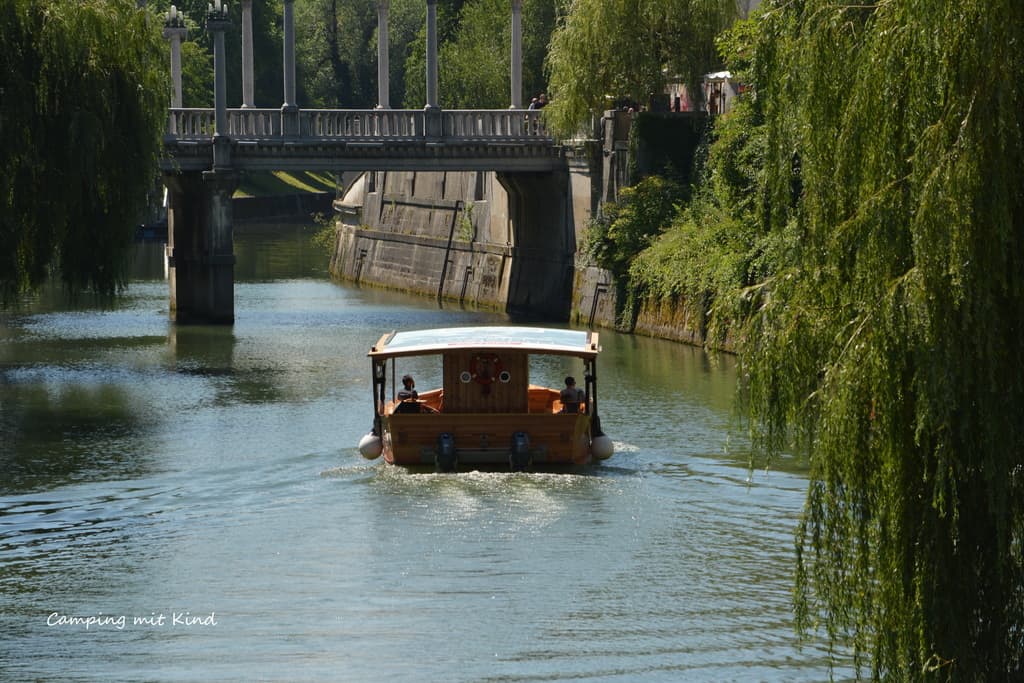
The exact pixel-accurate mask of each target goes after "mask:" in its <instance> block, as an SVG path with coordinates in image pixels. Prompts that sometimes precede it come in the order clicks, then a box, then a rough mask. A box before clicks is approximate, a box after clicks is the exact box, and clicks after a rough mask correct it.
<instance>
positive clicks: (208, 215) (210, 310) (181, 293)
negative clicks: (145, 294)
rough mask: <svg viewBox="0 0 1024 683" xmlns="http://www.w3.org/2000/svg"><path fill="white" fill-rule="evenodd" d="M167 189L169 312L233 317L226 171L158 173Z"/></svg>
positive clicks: (225, 320)
mask: <svg viewBox="0 0 1024 683" xmlns="http://www.w3.org/2000/svg"><path fill="white" fill-rule="evenodd" d="M164 185H165V186H166V187H167V191H168V208H167V239H168V244H167V261H168V280H169V282H170V317H171V320H173V321H174V322H177V323H183V324H190V323H206V324H219V325H230V324H232V323H234V321H235V254H234V237H233V232H232V218H233V216H232V204H231V196H232V194H233V193H234V191H235V188H237V187H238V174H237V173H235V172H232V171H186V172H178V173H173V172H166V173H164Z"/></svg>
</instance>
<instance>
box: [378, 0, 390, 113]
mask: <svg viewBox="0 0 1024 683" xmlns="http://www.w3.org/2000/svg"><path fill="white" fill-rule="evenodd" d="M388 69H389V65H388V0H377V108H378V109H390V108H391V105H390V95H389V93H388V91H389V89H390V85H391V83H390V80H391V77H390V72H389V70H388Z"/></svg>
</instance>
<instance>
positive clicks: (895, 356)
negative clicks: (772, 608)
mask: <svg viewBox="0 0 1024 683" xmlns="http://www.w3.org/2000/svg"><path fill="white" fill-rule="evenodd" d="M763 9H764V15H763V17H762V19H761V21H762V39H761V41H760V44H759V45H758V51H757V68H758V71H759V73H758V77H757V83H758V99H759V101H760V104H761V106H763V107H764V111H765V115H766V122H767V126H768V139H769V148H768V153H767V154H768V157H767V168H766V170H767V177H766V182H767V186H766V187H767V194H766V199H765V203H764V206H765V208H766V215H767V221H768V224H769V225H770V227H771V229H772V231H773V234H774V235H775V236H776V239H777V242H778V243H779V244H781V245H785V250H784V257H783V259H782V263H781V265H780V266H779V267H778V269H777V270H776V272H775V273H774V274H773V276H772V277H771V278H770V279H769V280H768V281H767V282H766V283H764V285H763V286H761V287H760V288H759V289H758V290H757V291H756V292H755V291H753V290H751V291H750V292H749V294H750V295H751V296H757V297H760V299H759V304H760V307H759V309H758V311H757V313H756V315H755V316H754V317H753V318H752V319H751V320H750V321H749V325H748V328H747V330H746V335H745V342H744V348H743V350H742V356H741V357H742V360H743V372H744V377H745V380H746V387H747V389H748V391H749V401H750V408H751V411H752V415H753V416H754V418H755V419H756V424H759V425H761V428H760V432H759V434H758V436H759V443H760V445H761V446H762V447H763V448H765V449H766V450H767V451H768V452H769V453H771V452H778V451H779V450H781V449H793V448H795V449H798V450H800V451H802V452H804V453H806V454H808V456H809V459H810V466H811V483H810V487H809V493H808V497H807V502H806V508H805V515H804V518H803V521H802V523H801V525H800V527H799V531H798V537H797V563H798V574H797V593H796V605H797V613H798V620H799V622H800V625H801V627H803V628H804V629H808V628H817V627H821V628H824V629H825V630H826V631H827V633H828V636H829V637H830V638H831V641H832V643H833V644H834V645H836V646H843V647H850V648H851V649H852V650H853V652H854V654H855V659H856V663H857V666H858V671H860V672H862V673H863V671H864V667H869V670H870V672H871V675H872V676H873V677H875V678H887V679H888V678H891V679H895V680H971V681H974V680H1020V679H1021V678H1022V676H1024V363H1022V362H1021V358H1022V355H1024V341H1022V340H1024V139H1022V129H1021V125H1022V123H1021V122H1022V118H1021V112H1024V97H1022V90H1021V87H1022V86H1021V77H1020V74H1021V73H1022V72H1024V3H1021V2H1020V0H883V1H881V2H877V3H865V2H862V1H861V0H785V1H782V0H776V1H775V2H770V3H766V6H765V7H763Z"/></svg>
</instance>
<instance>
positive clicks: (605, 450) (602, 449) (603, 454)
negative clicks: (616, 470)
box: [590, 434, 615, 460]
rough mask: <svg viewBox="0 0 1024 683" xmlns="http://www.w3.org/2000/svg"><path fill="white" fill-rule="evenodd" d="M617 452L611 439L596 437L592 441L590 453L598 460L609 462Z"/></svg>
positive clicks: (603, 436)
mask: <svg viewBox="0 0 1024 683" xmlns="http://www.w3.org/2000/svg"><path fill="white" fill-rule="evenodd" d="M614 452H615V445H614V444H613V443H612V440H611V437H609V436H605V435H604V434H602V435H600V436H595V437H594V438H593V439H592V440H591V441H590V453H591V455H593V456H594V457H595V458H597V459H598V460H607V459H608V458H610V457H612V453H614Z"/></svg>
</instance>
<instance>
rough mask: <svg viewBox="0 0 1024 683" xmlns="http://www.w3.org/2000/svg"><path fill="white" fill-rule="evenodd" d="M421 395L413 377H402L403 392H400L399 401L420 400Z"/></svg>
mask: <svg viewBox="0 0 1024 683" xmlns="http://www.w3.org/2000/svg"><path fill="white" fill-rule="evenodd" d="M419 396H420V395H419V393H417V392H416V381H415V380H414V379H413V378H412V375H403V376H402V390H401V391H399V392H398V400H399V401H409V400H414V399H417V398H419Z"/></svg>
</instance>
